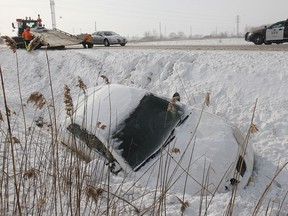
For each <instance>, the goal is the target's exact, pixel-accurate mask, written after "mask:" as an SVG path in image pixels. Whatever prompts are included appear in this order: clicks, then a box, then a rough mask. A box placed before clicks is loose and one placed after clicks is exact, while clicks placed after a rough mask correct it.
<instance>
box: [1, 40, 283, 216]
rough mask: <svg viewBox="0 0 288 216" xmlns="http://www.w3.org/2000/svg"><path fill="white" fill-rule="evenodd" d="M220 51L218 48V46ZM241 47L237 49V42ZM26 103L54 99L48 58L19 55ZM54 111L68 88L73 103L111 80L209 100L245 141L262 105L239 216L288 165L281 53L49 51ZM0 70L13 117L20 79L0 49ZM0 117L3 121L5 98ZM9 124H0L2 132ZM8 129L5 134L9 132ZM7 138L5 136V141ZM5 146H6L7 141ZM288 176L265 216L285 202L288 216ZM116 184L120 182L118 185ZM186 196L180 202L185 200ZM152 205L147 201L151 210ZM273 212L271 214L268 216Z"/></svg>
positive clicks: (219, 204) (218, 202) (223, 197)
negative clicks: (33, 97)
mask: <svg viewBox="0 0 288 216" xmlns="http://www.w3.org/2000/svg"><path fill="white" fill-rule="evenodd" d="M216 43H217V42H216ZM235 43H237V42H235ZM17 53H18V59H19V69H20V80H21V87H22V96H23V98H24V99H27V98H28V97H29V95H30V94H31V93H32V92H35V91H38V92H41V93H42V94H44V95H47V97H48V98H49V97H50V89H49V88H50V86H49V81H48V73H47V62H46V57H45V51H44V50H36V51H33V52H30V53H27V52H26V51H24V50H18V51H17ZM47 53H48V58H49V62H50V67H51V76H52V83H53V86H52V87H53V91H54V97H55V98H56V110H57V112H58V113H59V112H60V111H61V110H62V109H63V106H64V105H63V86H64V84H66V85H68V86H69V87H70V88H71V92H72V95H73V96H75V97H76V96H77V95H78V93H79V92H78V90H77V89H76V88H75V86H76V84H77V80H78V76H79V77H81V79H82V80H83V81H84V83H85V84H86V85H87V86H88V87H93V86H96V85H98V84H101V83H103V80H102V79H101V78H99V76H100V75H105V76H107V77H108V78H109V80H110V82H112V83H119V84H124V85H129V86H135V87H138V88H144V89H147V90H149V91H151V92H154V93H156V94H159V95H163V96H166V97H168V98H170V97H171V95H173V93H174V92H175V91H177V92H179V93H180V94H181V95H182V98H183V101H184V102H185V103H187V104H191V105H192V106H195V107H198V108H201V107H202V104H203V102H204V99H205V94H206V93H207V92H209V93H210V97H211V98H210V100H211V105H210V107H208V108H205V110H206V111H208V112H211V113H213V114H216V115H218V116H220V117H222V118H224V119H226V120H228V121H229V122H232V123H234V124H235V125H237V126H238V127H239V128H240V129H241V131H242V132H243V133H244V134H245V133H246V132H247V130H248V127H249V124H250V121H251V117H252V111H253V107H254V106H255V102H256V100H257V99H258V103H257V107H256V113H255V119H254V123H255V124H256V125H257V127H258V129H259V132H257V133H255V134H253V136H252V139H251V140H250V142H249V143H250V144H251V145H252V147H253V149H254V152H255V168H254V174H253V181H252V183H251V184H250V185H249V186H248V187H247V188H246V189H240V190H239V191H238V193H237V198H236V204H235V207H234V215H241V216H246V215H251V214H252V212H253V210H254V208H255V206H256V204H257V202H258V200H259V198H260V197H261V195H262V194H263V192H264V190H265V188H266V185H267V184H268V183H269V182H270V181H271V179H272V178H273V177H274V174H275V173H276V172H277V170H278V169H279V168H280V167H281V166H282V165H284V164H285V163H287V162H288V148H287V145H288V135H287V133H288V112H287V106H288V88H287V86H286V85H287V83H288V61H287V52H286V51H285V52H283V51H277V52H276V51H275V52H273V51H204V50H203V51H196V50H195V51H177V50H143V49H141V50H136V49H129V47H127V48H126V49H115V48H113V47H109V48H108V49H97V47H94V48H93V49H70V50H63V51H48V52H47ZM0 65H1V68H2V72H3V77H4V81H5V88H6V94H7V95H6V96H7V98H8V102H9V105H10V109H11V110H17V111H18V110H20V101H19V94H18V87H17V86H18V85H17V79H16V60H15V54H13V53H12V52H11V50H9V49H7V48H5V47H3V46H1V48H0ZM0 101H1V103H0V110H1V112H2V113H4V104H3V102H2V101H3V95H2V92H1V94H0ZM33 113H34V111H33V108H32V107H29V106H27V118H28V120H29V119H30V121H31V120H32V118H33ZM3 124H4V123H1V122H0V126H3ZM3 127H4V126H3ZM1 136H2V134H1ZM2 140H3V139H2ZM287 178H288V172H287V168H284V170H283V171H282V172H281V173H280V175H279V176H278V177H277V178H276V181H275V182H274V183H273V184H272V187H271V189H270V190H269V191H268V194H267V196H266V197H265V200H264V203H263V205H262V207H261V209H260V212H259V215H265V212H266V208H267V206H268V205H269V202H272V203H274V205H272V204H271V203H270V207H272V208H274V209H277V208H278V206H279V205H281V202H282V201H283V200H284V204H283V207H282V212H281V214H280V215H287V214H288V201H286V200H285V194H286V192H287V190H288V182H287ZM113 181H115V184H117V183H119V182H121V179H118V178H115V179H113ZM180 196H181V195H179V197H180ZM150 199H152V197H149V196H147V197H145V198H144V200H145V202H147V203H149V201H150ZM185 199H187V200H188V201H189V204H190V205H189V207H188V208H187V210H186V211H185V215H198V211H199V200H200V197H197V196H187V197H185ZM229 199H230V194H229V192H228V193H221V194H217V195H216V196H215V197H214V199H213V202H212V203H211V205H210V208H209V215H222V214H223V212H224V210H225V208H226V207H227V204H228V201H229ZM175 206H179V202H178V200H177V199H176V198H175V196H173V194H172V195H171V196H169V197H168V200H167V213H168V215H179V211H180V210H179V208H177V207H176V208H175ZM269 211H271V209H270V210H269ZM272 212H273V214H272V215H276V211H275V210H274V211H272Z"/></svg>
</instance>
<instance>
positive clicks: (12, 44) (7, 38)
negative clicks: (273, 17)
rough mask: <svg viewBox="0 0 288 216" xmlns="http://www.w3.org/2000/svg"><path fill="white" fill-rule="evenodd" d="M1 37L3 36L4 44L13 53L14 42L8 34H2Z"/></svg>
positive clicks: (14, 49)
mask: <svg viewBox="0 0 288 216" xmlns="http://www.w3.org/2000/svg"><path fill="white" fill-rule="evenodd" d="M1 38H3V40H4V42H5V44H6V45H7V46H8V47H9V48H10V49H11V50H12V52H13V53H15V52H16V50H17V44H16V42H15V41H14V40H13V39H11V38H10V37H8V36H2V37H1Z"/></svg>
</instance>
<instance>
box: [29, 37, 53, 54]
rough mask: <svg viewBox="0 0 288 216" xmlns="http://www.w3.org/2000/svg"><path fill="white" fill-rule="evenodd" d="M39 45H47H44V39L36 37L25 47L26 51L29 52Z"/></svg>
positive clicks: (46, 44)
mask: <svg viewBox="0 0 288 216" xmlns="http://www.w3.org/2000/svg"><path fill="white" fill-rule="evenodd" d="M39 44H43V45H45V46H48V45H49V44H48V43H46V41H45V40H44V38H43V37H42V36H36V37H34V38H33V39H32V40H31V41H30V43H29V45H28V47H27V51H28V52H30V51H32V50H34V49H36V48H37V47H38V46H39Z"/></svg>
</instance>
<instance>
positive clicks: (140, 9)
mask: <svg viewBox="0 0 288 216" xmlns="http://www.w3.org/2000/svg"><path fill="white" fill-rule="evenodd" d="M0 1H1V3H0V33H1V35H9V36H13V35H15V34H16V32H12V27H11V23H12V22H15V20H16V18H25V17H29V16H30V17H31V18H37V14H40V15H41V17H42V20H43V23H44V24H45V25H46V27H47V28H52V21H51V10H50V0H0ZM54 1H55V11H56V27H57V28H59V29H61V30H63V31H66V32H69V33H72V34H79V33H80V32H82V33H92V32H94V31H95V29H97V30H113V31H115V32H117V33H119V34H122V35H125V36H129V37H132V36H138V37H142V36H143V35H144V32H150V33H153V32H156V33H157V34H159V32H160V30H161V33H162V35H166V36H168V35H169V34H170V33H171V32H175V33H178V32H180V31H182V32H184V33H185V34H186V35H187V36H189V35H190V34H191V33H192V35H196V34H197V35H199V34H200V35H207V34H211V33H213V32H214V33H215V32H217V33H220V32H227V33H229V34H232V33H234V34H236V32H237V16H239V32H240V33H243V34H244V33H245V27H247V26H248V27H250V26H260V25H264V24H272V23H274V22H277V21H280V20H285V19H287V18H288V13H287V8H288V0H274V1H263V0H237V1H236V0H122V1H119V0H86V1H84V0H54ZM95 24H96V25H95Z"/></svg>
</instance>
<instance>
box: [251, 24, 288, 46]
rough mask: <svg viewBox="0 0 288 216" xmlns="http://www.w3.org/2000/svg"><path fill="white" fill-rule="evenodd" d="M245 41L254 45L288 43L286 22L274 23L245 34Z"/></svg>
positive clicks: (287, 25)
mask: <svg viewBox="0 0 288 216" xmlns="http://www.w3.org/2000/svg"><path fill="white" fill-rule="evenodd" d="M245 40H246V41H248V42H253V43H254V44H256V45H261V44H263V43H264V44H266V45H270V44H272V43H276V44H280V43H285V42H288V20H284V21H280V22H277V23H274V24H272V25H270V26H268V27H267V26H265V27H264V28H263V29H259V30H256V31H253V32H247V33H246V34H245Z"/></svg>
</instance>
